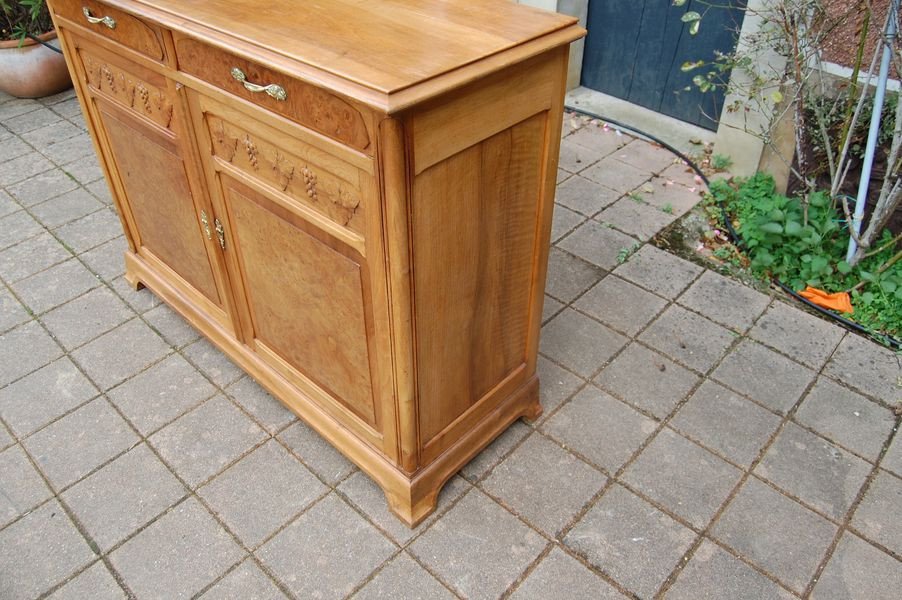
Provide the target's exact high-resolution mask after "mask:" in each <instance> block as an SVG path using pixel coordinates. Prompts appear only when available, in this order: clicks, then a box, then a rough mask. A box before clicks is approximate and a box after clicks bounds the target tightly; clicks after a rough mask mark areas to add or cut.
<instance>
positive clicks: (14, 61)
mask: <svg viewBox="0 0 902 600" xmlns="http://www.w3.org/2000/svg"><path fill="white" fill-rule="evenodd" d="M38 37H39V38H40V40H41V41H44V42H48V43H50V44H51V45H53V46H57V47H58V46H59V41H58V40H57V39H56V32H55V31H51V32H49V33H45V34H44V35H41V36H38ZM71 86H72V80H71V78H70V77H69V70H68V69H67V68H66V60H65V59H64V58H63V55H62V54H60V53H59V52H54V51H53V50H51V49H49V48H45V47H44V46H42V45H41V44H39V43H37V42H35V41H34V40H32V39H28V38H26V39H25V43H24V44H22V47H21V48H20V47H19V41H18V40H9V41H0V90H2V91H4V92H6V93H7V94H11V95H13V96H17V97H19V98H40V97H42V96H50V95H52V94H56V93H59V92H61V91H63V90H65V89H68V88H69V87H71Z"/></svg>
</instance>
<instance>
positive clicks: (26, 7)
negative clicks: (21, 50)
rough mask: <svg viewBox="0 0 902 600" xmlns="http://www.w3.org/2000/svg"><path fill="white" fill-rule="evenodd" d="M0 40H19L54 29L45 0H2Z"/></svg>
mask: <svg viewBox="0 0 902 600" xmlns="http://www.w3.org/2000/svg"><path fill="white" fill-rule="evenodd" d="M0 15H2V18H0V40H19V45H22V43H23V42H24V41H25V38H26V37H28V36H33V35H40V34H42V33H47V32H48V31H50V30H51V29H53V21H51V20H50V12H49V11H48V9H47V4H46V3H45V2H44V0H0Z"/></svg>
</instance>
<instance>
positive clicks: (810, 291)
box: [799, 285, 853, 314]
mask: <svg viewBox="0 0 902 600" xmlns="http://www.w3.org/2000/svg"><path fill="white" fill-rule="evenodd" d="M799 296H801V297H802V298H805V299H806V300H808V301H810V302H811V303H813V304H817V305H818V306H823V307H824V308H832V309H833V310H837V311H839V312H842V313H849V314H851V313H852V312H853V309H852V301H851V300H850V299H849V294H848V293H847V292H836V293H835V294H828V293H827V292H825V291H824V290H819V289H817V288H813V287H811V286H810V285H809V286H808V287H806V288H805V289H804V290H803V291H801V292H799Z"/></svg>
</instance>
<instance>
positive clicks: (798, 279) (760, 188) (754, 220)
mask: <svg viewBox="0 0 902 600" xmlns="http://www.w3.org/2000/svg"><path fill="white" fill-rule="evenodd" d="M711 197H712V200H719V201H720V202H722V203H723V204H724V206H725V207H726V209H727V212H728V213H729V214H730V215H731V217H732V218H733V221H734V226H735V227H736V231H737V232H738V233H739V235H740V237H741V239H742V240H743V242H744V244H745V248H746V252H747V254H748V258H749V259H750V261H751V262H750V269H751V271H752V273H753V274H755V275H756V276H758V277H761V278H763V279H770V278H772V277H777V278H779V279H780V280H781V281H783V282H784V283H786V284H787V285H789V286H791V287H792V288H793V289H795V290H802V289H804V288H805V287H806V286H809V285H810V286H812V287H816V288H820V289H822V290H826V291H828V292H838V291H845V290H849V289H852V288H854V287H856V286H858V284H859V283H861V282H863V283H864V284H863V285H862V286H860V288H859V289H857V290H856V291H854V292H853V293H852V300H853V306H854V308H855V312H854V314H853V315H852V318H853V319H854V320H856V321H858V322H859V323H861V324H862V325H865V326H867V327H870V328H873V329H877V330H880V331H884V332H886V333H890V334H891V335H897V334H898V333H899V332H900V331H902V261H899V262H897V263H895V264H893V265H892V266H890V267H889V268H886V269H885V270H883V271H882V272H880V269H881V266H883V265H884V264H885V263H887V261H889V260H890V259H891V258H892V257H893V256H894V254H895V253H896V249H895V245H894V244H893V243H892V234H891V233H890V232H889V230H886V231H884V232H883V234H882V237H881V239H880V241H879V243H878V244H877V245H876V246H875V248H883V249H882V250H880V251H879V252H877V253H876V254H874V255H872V256H869V257H866V258H865V259H863V260H862V261H861V262H860V263H858V264H857V265H856V266H855V267H851V266H850V265H849V264H848V263H847V262H845V260H844V257H845V251H846V247H847V242H848V231H847V230H846V228H845V226H844V224H843V223H842V221H841V220H840V219H839V214H838V213H837V208H836V206H835V205H833V203H832V202H831V201H830V199H829V197H828V196H827V195H826V194H824V193H823V192H817V193H814V194H811V195H810V196H809V198H808V214H807V221H806V218H805V211H804V207H803V204H802V201H801V200H800V199H799V198H788V197H786V196H783V195H781V194H778V193H776V191H775V189H774V181H773V179H772V178H771V177H770V176H769V175H765V174H761V173H759V174H757V175H755V176H754V177H751V178H749V179H747V180H739V182H738V184H737V185H730V184H729V183H727V182H726V181H723V180H717V181H714V182H712V184H711ZM712 204H713V203H712V202H711V201H709V203H708V205H709V206H711V205H712ZM709 214H710V213H709Z"/></svg>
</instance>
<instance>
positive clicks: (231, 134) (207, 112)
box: [199, 98, 372, 239]
mask: <svg viewBox="0 0 902 600" xmlns="http://www.w3.org/2000/svg"><path fill="white" fill-rule="evenodd" d="M199 102H200V104H201V106H202V113H203V128H204V129H205V132H204V133H205V134H206V135H209V139H210V150H211V152H212V154H213V156H214V157H215V158H216V159H218V160H217V161H216V162H217V163H218V164H220V165H222V164H227V165H229V166H230V167H233V168H235V169H237V170H239V171H241V172H242V173H243V174H245V175H247V176H249V177H250V178H252V179H254V180H255V181H257V182H259V183H260V184H262V185H263V186H265V187H267V188H269V189H271V190H274V191H276V192H282V193H284V194H285V195H287V196H289V197H290V198H291V199H292V200H294V201H296V202H298V203H300V204H301V205H303V206H304V207H307V208H310V209H312V210H314V211H316V212H317V213H319V214H321V215H323V216H325V217H327V218H328V219H329V220H330V221H332V222H333V223H336V224H338V225H340V226H341V227H343V228H346V229H349V230H350V231H351V232H353V233H354V234H356V235H357V236H358V237H359V238H361V239H362V238H364V237H365V226H366V215H365V211H366V202H365V196H367V195H368V194H369V193H370V189H371V186H372V182H371V180H372V177H371V176H369V175H368V174H367V173H366V172H365V171H363V170H361V169H360V168H358V167H357V166H354V165H352V164H350V163H348V162H346V161H345V160H342V159H341V158H340V157H338V156H336V155H334V154H330V153H329V152H327V151H326V150H323V149H321V148H316V147H314V146H312V145H310V144H307V143H305V142H304V141H302V140H300V139H298V138H296V137H292V138H289V137H288V136H285V135H284V134H283V133H281V132H278V131H276V130H274V129H272V128H270V127H268V126H266V125H263V124H261V123H258V122H256V121H253V120H250V119H248V118H247V117H245V116H244V115H243V114H241V113H238V112H236V111H234V110H231V109H229V108H228V107H225V106H222V105H220V104H219V103H217V102H214V101H210V100H209V99H207V98H202V99H200V100H199ZM239 123H240V125H239Z"/></svg>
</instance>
